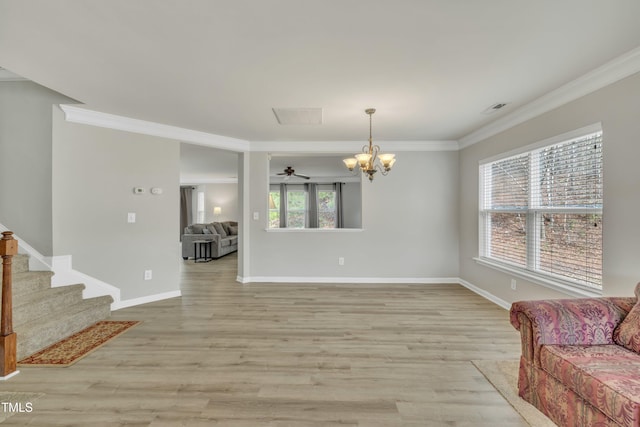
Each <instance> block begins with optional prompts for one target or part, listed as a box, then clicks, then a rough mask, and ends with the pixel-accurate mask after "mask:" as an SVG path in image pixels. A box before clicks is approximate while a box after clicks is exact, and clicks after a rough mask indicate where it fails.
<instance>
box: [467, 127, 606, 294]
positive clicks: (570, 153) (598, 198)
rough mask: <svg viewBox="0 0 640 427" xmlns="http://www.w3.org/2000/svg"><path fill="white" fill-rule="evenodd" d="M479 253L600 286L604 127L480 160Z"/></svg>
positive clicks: (549, 275)
mask: <svg viewBox="0 0 640 427" xmlns="http://www.w3.org/2000/svg"><path fill="white" fill-rule="evenodd" d="M480 177H481V191H480V236H479V237H480V256H481V258H486V259H489V260H492V261H497V262H500V263H505V264H508V265H509V266H510V267H515V268H518V269H523V270H527V271H528V272H533V273H536V274H540V275H543V276H545V277H546V278H551V279H552V280H557V281H561V282H562V283H565V284H570V285H578V286H585V287H588V288H597V289H601V288H602V206H603V175H602V132H601V131H598V132H595V133H590V134H587V135H583V136H580V137H577V138H572V139H570V140H566V141H561V142H557V143H554V144H551V145H547V146H543V147H538V148H535V149H533V150H530V151H528V152H525V153H520V154H518V155H515V156H511V157H508V158H504V159H500V160H496V161H492V162H488V163H485V164H481V165H480Z"/></svg>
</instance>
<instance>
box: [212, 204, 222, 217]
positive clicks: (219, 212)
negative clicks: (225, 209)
mask: <svg viewBox="0 0 640 427" xmlns="http://www.w3.org/2000/svg"><path fill="white" fill-rule="evenodd" d="M221 213H222V208H221V207H220V206H216V207H214V208H213V214H214V215H220V214H221Z"/></svg>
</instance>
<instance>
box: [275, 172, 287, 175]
mask: <svg viewBox="0 0 640 427" xmlns="http://www.w3.org/2000/svg"><path fill="white" fill-rule="evenodd" d="M276 175H289V174H288V173H286V172H280V173H277V174H276Z"/></svg>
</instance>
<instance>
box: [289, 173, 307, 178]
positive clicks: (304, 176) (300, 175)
mask: <svg viewBox="0 0 640 427" xmlns="http://www.w3.org/2000/svg"><path fill="white" fill-rule="evenodd" d="M293 175H294V176H297V177H298V178H304V179H310V177H308V176H307V175H302V174H300V173H294V174H293Z"/></svg>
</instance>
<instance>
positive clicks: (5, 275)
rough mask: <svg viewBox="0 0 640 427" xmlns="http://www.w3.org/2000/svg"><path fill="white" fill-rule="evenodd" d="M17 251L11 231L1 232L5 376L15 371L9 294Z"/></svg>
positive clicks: (0, 365)
mask: <svg viewBox="0 0 640 427" xmlns="http://www.w3.org/2000/svg"><path fill="white" fill-rule="evenodd" d="M17 253H18V241H17V240H16V239H14V238H13V233H12V232H11V231H5V232H3V233H2V239H0V257H2V312H1V316H2V318H1V320H0V377H4V378H7V377H8V376H10V375H11V374H13V373H14V372H16V333H15V332H13V305H12V300H11V298H12V296H11V280H12V279H11V277H12V276H11V261H12V258H13V256H14V255H15V254H17Z"/></svg>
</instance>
